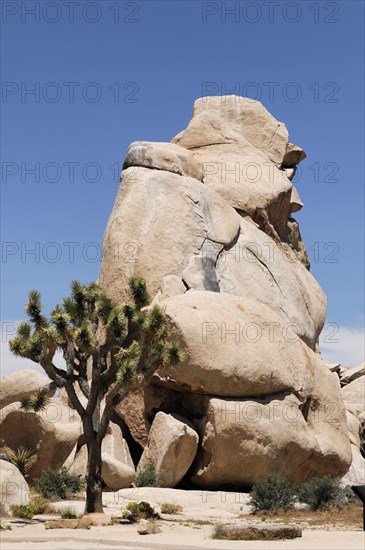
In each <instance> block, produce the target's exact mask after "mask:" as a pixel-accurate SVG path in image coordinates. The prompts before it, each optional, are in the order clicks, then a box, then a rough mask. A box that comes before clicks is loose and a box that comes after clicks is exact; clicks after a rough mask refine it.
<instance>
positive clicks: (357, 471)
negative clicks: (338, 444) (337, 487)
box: [341, 444, 365, 487]
mask: <svg viewBox="0 0 365 550" xmlns="http://www.w3.org/2000/svg"><path fill="white" fill-rule="evenodd" d="M351 451H352V461H351V466H350V469H349V471H348V472H347V474H346V475H345V476H343V478H342V479H341V485H348V486H350V487H351V485H365V458H364V457H363V455H362V454H361V452H360V451H359V449H358V447H357V446H356V445H353V444H351Z"/></svg>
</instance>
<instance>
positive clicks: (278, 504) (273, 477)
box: [250, 474, 295, 512]
mask: <svg viewBox="0 0 365 550" xmlns="http://www.w3.org/2000/svg"><path fill="white" fill-rule="evenodd" d="M250 497H251V498H250V504H251V505H252V506H253V507H254V509H255V511H257V510H263V511H266V512H267V511H269V510H280V509H283V510H286V509H288V508H291V506H292V505H293V504H294V499H295V486H294V485H293V484H292V483H290V482H289V481H288V480H287V479H285V478H284V477H283V476H281V475H280V474H267V475H266V476H265V477H264V478H263V479H261V480H259V481H257V482H256V483H255V484H254V485H253V487H252V489H251V491H250Z"/></svg>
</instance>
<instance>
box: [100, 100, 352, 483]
mask: <svg viewBox="0 0 365 550" xmlns="http://www.w3.org/2000/svg"><path fill="white" fill-rule="evenodd" d="M304 158H305V153H304V151H303V150H302V149H300V147H298V146H296V145H293V144H291V143H290V142H289V141H288V131H287V129H286V127H285V125H284V124H283V123H281V122H278V121H277V120H276V119H275V118H274V117H273V116H272V115H271V114H270V113H269V112H268V111H267V110H266V109H265V108H264V107H263V105H261V103H259V102H258V101H254V100H251V99H247V98H242V97H237V96H226V97H207V98H202V99H199V100H197V101H196V102H195V105H194V114H193V118H192V120H191V121H190V123H189V124H188V126H187V128H186V129H185V130H184V131H182V132H181V133H180V134H178V136H176V137H175V138H174V139H173V140H172V143H150V142H134V143H132V144H131V146H130V147H129V149H128V151H127V155H126V158H125V161H124V165H123V172H122V175H121V181H120V186H119V190H118V194H117V197H116V201H115V204H114V208H113V211H112V214H111V216H110V219H109V223H108V226H107V229H106V232H105V238H104V250H103V261H102V267H101V273H100V278H99V282H100V283H101V284H102V285H103V286H104V287H105V289H106V290H107V292H108V293H109V295H110V296H111V297H112V298H114V299H115V300H118V301H124V300H125V299H126V298H127V297H128V279H129V278H130V276H131V275H139V276H141V277H143V278H144V279H145V280H146V282H147V285H148V288H149V290H150V292H151V295H152V296H153V299H154V302H155V303H159V304H160V305H161V307H163V308H164V309H165V311H166V314H167V315H168V316H169V317H170V319H171V321H172V323H173V325H174V327H175V331H176V334H177V336H178V337H179V338H180V339H181V341H182V342H183V344H184V346H185V348H186V350H187V357H186V360H185V362H184V364H183V365H180V366H179V367H173V368H172V367H171V368H168V369H166V370H164V371H161V372H157V373H156V375H155V376H154V378H153V381H152V384H150V385H149V387H147V388H146V390H145V392H144V394H143V395H142V394H139V393H138V392H136V393H135V394H134V395H133V396H131V397H130V399H129V405H128V406H124V405H123V404H121V406H120V407H118V413H119V415H120V416H121V417H122V418H123V420H124V421H125V422H126V424H127V426H128V427H129V430H130V433H131V435H132V436H133V437H134V438H135V440H136V441H137V442H138V443H139V444H140V445H141V446H143V447H145V448H146V447H147V451H145V453H147V455H148V454H149V451H148V446H149V444H150V443H151V442H149V438H148V432H149V430H150V428H151V425H152V426H153V422H154V418H155V416H156V414H157V413H158V412H159V411H162V412H164V413H166V414H172V415H179V416H181V417H182V418H183V419H186V422H188V423H189V426H192V427H193V428H194V429H195V430H196V432H197V434H198V436H199V445H198V448H197V453H196V456H195V459H194V461H193V463H192V465H191V467H190V468H189V470H188V471H187V472H186V473H185V478H184V480H185V481H190V482H191V483H193V484H194V485H195V486H198V487H206V488H220V489H222V488H229V487H232V488H234V487H241V488H242V486H245V485H247V486H249V485H251V484H252V483H254V482H255V481H256V480H258V479H259V478H261V477H262V476H263V475H265V474H266V473H268V472H272V471H275V472H281V473H283V474H284V475H285V476H286V477H288V478H289V479H291V480H293V481H296V482H302V481H304V480H306V479H307V478H309V477H311V476H313V475H324V474H332V475H335V476H338V477H341V476H343V475H344V474H345V473H346V472H347V471H348V469H349V466H350V463H351V448H350V442H349V436H348V431H347V424H346V411H345V407H344V404H343V401H342V398H341V394H340V385H339V382H338V377H337V374H336V373H333V372H331V370H330V369H328V367H327V366H326V365H325V363H323V361H322V360H321V358H320V355H319V354H318V353H316V352H317V351H318V337H319V334H320V332H321V330H322V327H323V324H324V319H325V310H326V297H325V295H324V293H323V291H322V290H321V288H320V286H319V285H318V283H317V282H316V281H315V279H314V278H313V277H312V275H311V274H310V272H309V262H308V257H307V253H306V249H305V246H304V244H303V242H302V239H301V236H300V231H299V226H298V223H297V222H296V220H295V219H294V218H293V217H292V214H293V213H294V212H296V211H298V210H299V209H300V208H302V206H303V205H302V202H301V200H300V198H299V195H298V192H297V190H296V189H295V187H294V186H293V184H292V183H291V180H292V178H293V176H294V174H295V170H296V166H297V164H298V163H299V162H300V161H301V160H303V159H304ZM183 441H184V439H182V442H181V445H183V444H184V443H183ZM161 446H163V444H162V442H161ZM180 452H181V453H184V452H185V451H184V449H182V448H181V449H180ZM151 454H153V453H152V451H151ZM160 461H162V458H161V457H160ZM176 461H178V455H177V456H176ZM168 463H169V467H173V466H172V461H171V460H169V461H168ZM180 475H181V472H180Z"/></svg>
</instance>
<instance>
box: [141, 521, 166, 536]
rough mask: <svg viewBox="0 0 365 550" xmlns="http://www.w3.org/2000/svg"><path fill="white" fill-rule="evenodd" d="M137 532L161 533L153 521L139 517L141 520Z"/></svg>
mask: <svg viewBox="0 0 365 550" xmlns="http://www.w3.org/2000/svg"><path fill="white" fill-rule="evenodd" d="M137 532H138V533H139V534H140V535H155V534H156V533H161V529H160V528H159V527H158V525H156V524H155V523H153V521H149V520H148V519H141V521H140V522H139V524H138V527H137Z"/></svg>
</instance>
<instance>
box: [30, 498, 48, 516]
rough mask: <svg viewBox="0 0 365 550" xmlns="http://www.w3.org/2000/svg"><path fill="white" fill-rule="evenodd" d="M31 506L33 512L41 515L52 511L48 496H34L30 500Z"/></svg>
mask: <svg viewBox="0 0 365 550" xmlns="http://www.w3.org/2000/svg"><path fill="white" fill-rule="evenodd" d="M29 508H30V509H31V510H32V512H33V514H34V515H35V516H36V515H40V514H45V513H46V512H49V511H50V505H49V502H48V500H47V499H46V498H43V497H34V498H32V499H31V500H30V502H29Z"/></svg>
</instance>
